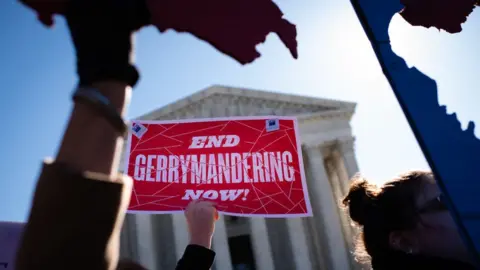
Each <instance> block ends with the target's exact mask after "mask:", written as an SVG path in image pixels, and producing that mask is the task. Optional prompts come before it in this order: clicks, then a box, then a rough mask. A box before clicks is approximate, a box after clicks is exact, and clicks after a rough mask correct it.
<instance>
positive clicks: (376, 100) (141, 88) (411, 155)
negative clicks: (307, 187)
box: [0, 0, 480, 221]
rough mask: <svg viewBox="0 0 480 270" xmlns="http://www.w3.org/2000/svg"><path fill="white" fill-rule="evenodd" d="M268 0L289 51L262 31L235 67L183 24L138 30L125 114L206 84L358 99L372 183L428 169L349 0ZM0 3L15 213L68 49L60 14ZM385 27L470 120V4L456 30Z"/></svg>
mask: <svg viewBox="0 0 480 270" xmlns="http://www.w3.org/2000/svg"><path fill="white" fill-rule="evenodd" d="M277 3H278V4H279V6H280V7H281V8H282V10H283V11H284V13H285V14H286V17H287V18H288V19H289V20H291V21H292V22H294V23H295V24H297V27H298V32H299V35H298V42H299V59H298V60H293V59H292V58H291V57H290V55H289V53H288V51H287V50H286V49H285V48H283V45H282V44H281V43H280V41H279V40H278V38H277V37H276V36H273V35H271V36H269V37H268V38H267V41H266V43H265V44H262V45H260V46H259V47H258V49H259V51H260V52H261V53H262V55H263V56H262V57H261V58H260V59H259V60H257V61H256V62H254V63H253V64H250V65H247V66H240V65H239V64H237V63H236V62H234V61H233V60H232V59H230V58H228V57H225V56H223V55H221V54H220V53H218V52H217V51H215V50H214V49H213V48H212V47H210V46H209V45H208V44H206V43H204V42H202V41H199V40H197V39H195V38H193V37H192V36H190V35H188V34H181V35H179V34H176V33H174V32H171V31H170V32H167V33H166V34H162V35H160V34H159V33H158V32H157V31H156V30H155V29H153V28H148V29H145V30H143V31H141V32H140V33H139V34H138V36H137V64H138V66H139V67H140V70H141V72H142V79H141V81H140V82H139V84H138V87H137V88H136V89H135V91H134V98H133V102H132V104H131V107H130V110H129V117H135V116H138V115H141V114H143V113H146V112H149V111H151V110H154V109H156V108H158V107H160V106H163V105H166V104H168V103H170V102H173V101H175V100H177V99H180V98H182V97H184V96H187V95H190V94H192V93H193V92H195V91H198V90H200V89H203V88H205V87H208V86H210V85H212V84H223V85H232V86H240V87H247V88H253V89H263V90H272V91H278V92H283V93H295V94H301V95H309V96H315V97H325V98H334V99H341V100H346V101H354V102H357V103H358V108H357V113H356V115H355V116H354V119H353V120H352V124H353V129H354V134H355V136H356V137H357V146H356V149H357V159H358V162H359V166H360V169H361V171H362V173H363V174H365V175H366V176H367V177H369V178H371V179H372V180H374V181H376V182H378V183H381V182H383V181H385V180H388V178H389V177H392V176H394V175H396V174H398V173H400V172H402V171H405V170H408V169H417V168H420V169H422V168H423V169H425V168H428V165H427V164H426V162H425V159H424V157H423V155H422V153H421V151H420V149H419V148H418V146H417V144H416V141H415V139H414V137H413V134H412V132H411V130H410V127H409V126H408V124H407V122H406V120H405V117H404V116H403V114H402V112H401V110H400V108H399V106H398V104H397V102H396V100H395V98H394V96H393V93H392V91H391V89H390V87H389V85H388V83H387V81H386V80H385V78H384V77H383V74H382V72H381V69H380V67H379V65H378V63H377V60H376V59H375V56H374V53H373V51H372V49H371V47H370V44H369V42H368V40H367V38H366V36H365V34H364V33H363V30H362V28H361V26H360V24H359V22H358V20H357V18H356V16H355V14H354V11H353V9H352V8H351V6H350V2H349V1H347V0H342V1H338V0H315V1H314V0H305V1H300V2H299V1H286V0H278V1H277ZM0 12H1V15H0V23H1V25H2V28H0V39H1V40H0V42H1V47H0V48H1V50H0V59H1V61H2V65H1V66H0V83H1V86H2V88H3V89H4V90H3V94H2V98H1V100H0V119H1V122H2V123H4V126H5V127H8V129H6V130H4V132H2V133H1V134H0V153H1V155H0V170H1V172H2V174H3V176H2V179H1V180H0V205H1V207H0V220H15V221H23V220H25V218H26V215H27V213H28V208H29V205H30V200H31V194H32V191H33V188H34V182H35V179H36V177H37V175H38V173H39V168H40V165H41V161H42V159H43V158H44V157H46V156H53V155H55V153H56V151H57V147H58V146H57V145H58V142H59V139H60V136H61V135H62V133H63V130H64V128H65V124H66V121H67V119H68V115H69V113H70V110H71V106H72V103H71V102H70V94H71V91H72V89H73V87H74V86H75V83H76V74H75V72H74V71H75V70H74V55H73V48H72V45H71V43H70V40H69V37H68V32H67V29H66V26H65V23H64V21H63V20H62V19H57V24H56V27H55V28H54V29H46V28H44V27H43V26H42V25H40V24H39V23H37V22H36V20H35V16H34V14H33V13H32V12H30V11H29V10H27V9H26V8H24V7H22V6H21V5H19V4H17V3H14V2H13V1H0ZM390 32H391V38H392V43H393V48H394V50H395V51H396V52H397V53H398V54H400V55H401V56H403V57H405V59H406V60H407V62H408V63H409V64H410V65H415V66H417V67H418V68H419V69H420V70H422V71H424V72H425V73H426V74H428V75H429V76H431V77H433V78H435V79H436V80H437V82H438V85H439V98H440V103H442V104H445V105H447V107H448V111H449V112H456V113H457V115H458V117H459V118H460V120H461V121H462V125H463V127H464V128H465V127H466V123H468V121H470V120H473V121H475V122H476V123H480V109H478V100H479V98H480V94H479V92H478V91H475V90H474V89H475V87H477V86H478V84H477V80H476V79H477V77H476V76H479V75H478V74H479V72H478V62H479V60H480V58H479V57H478V44H479V41H480V38H479V36H478V33H480V11H476V12H474V14H473V15H472V16H471V17H470V18H469V22H468V23H467V24H466V25H465V27H464V31H463V32H462V33H461V34H457V35H450V34H447V33H445V32H439V31H438V30H435V29H423V28H415V27H411V26H409V25H407V24H406V23H405V22H404V21H403V19H402V18H400V17H399V16H397V17H395V18H394V20H393V22H392V24H391V27H390ZM475 55H477V56H475ZM476 134H477V137H479V135H480V131H479V130H478V128H477V131H476ZM439 136H441V134H439Z"/></svg>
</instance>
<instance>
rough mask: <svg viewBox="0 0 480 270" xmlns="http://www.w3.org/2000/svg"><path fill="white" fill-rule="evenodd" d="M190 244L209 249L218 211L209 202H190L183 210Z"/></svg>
mask: <svg viewBox="0 0 480 270" xmlns="http://www.w3.org/2000/svg"><path fill="white" fill-rule="evenodd" d="M185 217H186V218H187V224H188V231H189V233H190V244H193V245H199V246H203V247H206V248H210V246H211V242H212V236H213V232H214V231H215V222H216V221H217V220H218V218H219V216H218V211H217V209H216V208H215V203H213V202H210V201H201V200H196V201H192V202H191V203H190V204H189V205H188V207H187V209H186V210H185Z"/></svg>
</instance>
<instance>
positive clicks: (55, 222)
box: [16, 0, 149, 270]
mask: <svg viewBox="0 0 480 270" xmlns="http://www.w3.org/2000/svg"><path fill="white" fill-rule="evenodd" d="M23 2H29V1H28V0H24V1H23ZM33 2H35V3H36V4H39V2H41V1H38V0H33ZM47 2H48V1H47ZM142 4H144V3H143V1H138V0H115V1H112V0H102V1H99V0H72V1H70V2H69V5H68V8H67V9H66V18H67V22H68V24H69V28H70V33H71V36H72V40H73V43H74V45H75V49H76V53H77V73H78V75H79V88H80V89H88V90H89V91H90V92H91V93H95V95H96V97H99V99H100V100H103V101H104V103H108V104H109V110H110V112H111V113H112V114H115V115H117V118H118V119H119V116H123V115H124V114H125V111H126V108H127V106H128V103H129V100H130V95H131V87H133V86H134V85H135V83H136V82H137V80H138V76H139V75H138V73H137V71H136V69H135V67H134V66H133V65H132V61H131V52H132V43H131V39H132V34H133V32H134V31H135V30H137V29H139V28H140V27H141V26H143V25H145V24H146V22H147V21H148V19H149V18H148V12H147V11H146V8H145V7H144V6H143V5H142ZM27 5H28V3H27ZM93 108H94V107H93V106H92V104H90V103H89V102H76V104H75V106H74V108H73V111H72V113H71V115H70V121H69V123H68V125H67V129H66V131H65V134H64V136H63V139H62V142H61V145H60V148H59V150H58V154H57V157H56V160H54V161H46V162H45V163H44V164H43V168H42V171H41V174H40V177H39V180H38V183H37V186H36V189H35V194H34V198H33V201H32V208H31V211H30V216H29V219H28V224H27V226H26V228H25V232H24V236H23V239H22V242H21V245H20V248H19V251H18V253H17V260H16V269H18V270H23V269H114V268H115V267H116V266H117V261H118V248H119V245H118V243H119V236H120V229H121V226H122V223H123V219H124V214H125V210H126V209H127V206H128V203H129V199H130V192H131V185H132V182H131V179H130V178H129V177H128V176H122V175H118V174H117V171H118V165H119V164H118V163H119V160H120V157H119V155H120V152H121V147H122V144H123V134H122V133H120V132H119V128H118V126H115V125H112V122H111V121H109V120H107V119H108V118H107V117H106V116H105V115H104V114H102V113H101V112H99V111H96V110H94V109H93Z"/></svg>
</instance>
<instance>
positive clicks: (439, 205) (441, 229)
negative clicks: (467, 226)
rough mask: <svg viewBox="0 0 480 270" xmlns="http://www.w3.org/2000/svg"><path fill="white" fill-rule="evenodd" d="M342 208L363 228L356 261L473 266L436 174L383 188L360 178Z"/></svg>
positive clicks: (408, 176) (404, 178)
mask: <svg viewBox="0 0 480 270" xmlns="http://www.w3.org/2000/svg"><path fill="white" fill-rule="evenodd" d="M343 204H344V206H345V207H347V209H348V212H349V214H350V217H351V219H352V220H353V221H354V222H355V223H356V224H357V225H359V226H360V227H361V228H362V233H361V235H360V238H359V239H358V243H357V252H356V255H357V259H360V260H362V261H365V260H369V259H370V258H371V259H372V261H374V260H377V261H381V260H383V261H387V262H389V263H390V262H391V263H392V264H394V263H395V262H394V260H392V259H391V258H393V257H394V256H395V257H398V256H397V255H398V254H402V256H403V255H407V256H408V255H421V256H427V257H432V258H441V259H450V260H458V261H464V262H468V261H469V254H468V251H467V249H466V248H465V246H464V244H463V242H462V239H461V237H460V235H459V233H458V230H457V227H456V225H455V223H454V220H453V219H452V216H451V215H450V213H449V211H448V210H447V208H446V206H445V203H444V202H443V201H442V196H441V193H440V190H439V188H438V186H437V184H436V182H435V179H434V177H433V174H432V173H431V172H424V171H411V172H408V173H405V174H403V175H400V176H398V177H397V178H395V179H393V180H391V181H389V182H386V183H385V184H384V185H382V186H380V187H379V186H376V185H374V184H372V183H370V182H368V181H367V180H365V179H364V178H362V177H361V176H356V177H355V178H354V179H353V182H352V184H351V186H350V190H349V193H348V194H347V196H346V197H345V198H344V200H343ZM410 257H412V256H410Z"/></svg>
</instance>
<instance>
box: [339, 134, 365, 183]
mask: <svg viewBox="0 0 480 270" xmlns="http://www.w3.org/2000/svg"><path fill="white" fill-rule="evenodd" d="M338 146H339V147H338V150H339V151H340V154H341V157H342V161H343V163H344V166H343V167H344V168H345V170H346V174H347V178H348V179H351V178H352V177H353V176H354V175H355V174H356V173H358V172H359V171H360V170H359V169H358V164H357V158H356V157H355V138H354V137H351V138H350V139H346V140H341V141H339V142H338Z"/></svg>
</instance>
